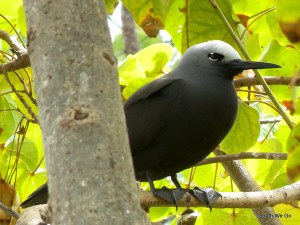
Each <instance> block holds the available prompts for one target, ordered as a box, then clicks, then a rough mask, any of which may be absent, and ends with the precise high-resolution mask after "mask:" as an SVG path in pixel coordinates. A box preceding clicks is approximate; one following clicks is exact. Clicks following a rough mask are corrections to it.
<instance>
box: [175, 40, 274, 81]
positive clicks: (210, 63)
mask: <svg viewBox="0 0 300 225" xmlns="http://www.w3.org/2000/svg"><path fill="white" fill-rule="evenodd" d="M179 66H183V67H185V68H187V69H188V68H193V70H196V71H200V72H201V71H207V72H209V74H216V75H218V76H224V77H226V78H229V79H233V77H234V76H236V75H238V74H239V73H241V72H242V71H243V70H248V69H267V68H280V66H278V65H276V64H272V63H265V62H255V61H245V60H242V58H241V57H240V55H239V54H238V52H237V51H236V50H235V49H234V48H233V47H232V46H231V45H229V44H227V43H225V42H223V41H219V40H214V41H208V42H204V43H201V44H197V45H194V46H192V47H190V48H189V49H188V50H187V51H186V53H185V54H184V55H183V57H182V59H181V62H180V64H179Z"/></svg>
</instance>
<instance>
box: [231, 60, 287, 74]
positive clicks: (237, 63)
mask: <svg viewBox="0 0 300 225" xmlns="http://www.w3.org/2000/svg"><path fill="white" fill-rule="evenodd" d="M227 65H228V67H229V68H230V69H233V70H240V71H241V70H248V69H268V68H281V66H279V65H276V64H273V63H265V62H255V61H244V60H241V59H236V60H232V61H230V62H228V63H227Z"/></svg>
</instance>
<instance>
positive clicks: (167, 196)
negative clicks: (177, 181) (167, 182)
mask: <svg viewBox="0 0 300 225" xmlns="http://www.w3.org/2000/svg"><path fill="white" fill-rule="evenodd" d="M186 192H187V191H186V189H183V188H177V189H169V188H167V187H165V186H164V187H162V189H155V191H153V192H152V193H153V194H154V195H155V196H157V197H159V198H161V199H163V200H165V201H167V202H170V203H172V204H173V205H175V206H176V209H177V208H178V204H177V202H178V201H179V200H180V199H182V198H183V196H184V195H185V194H186Z"/></svg>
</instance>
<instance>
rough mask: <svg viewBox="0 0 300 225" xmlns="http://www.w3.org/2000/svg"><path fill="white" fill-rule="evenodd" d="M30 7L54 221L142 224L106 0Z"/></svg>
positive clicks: (42, 0)
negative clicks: (104, 1)
mask: <svg viewBox="0 0 300 225" xmlns="http://www.w3.org/2000/svg"><path fill="white" fill-rule="evenodd" d="M24 7H25V12H26V17H27V29H28V50H29V56H30V60H31V63H32V68H33V71H34V76H35V80H34V81H35V90H36V93H37V98H38V106H39V114H40V115H39V117H40V123H41V128H42V131H43V144H44V148H45V156H46V165H47V169H48V178H49V192H50V206H51V210H52V218H51V220H52V224H66V225H67V224H72V225H73V224H122V225H123V224H130V225H132V224H142V221H143V217H142V213H141V212H140V208H139V204H138V197H137V189H136V185H135V179H134V171H133V167H132V160H131V155H130V150H129V144H128V138H127V135H126V128H125V120H124V114H123V111H122V105H121V98H120V90H119V85H118V77H117V70H116V63H115V58H114V56H113V53H112V48H111V40H110V37H109V32H108V26H107V22H106V12H105V8H104V5H103V2H102V1H98V0H79V1H78V0H61V1H51V0H50V1H49V0H36V1H29V0H24Z"/></svg>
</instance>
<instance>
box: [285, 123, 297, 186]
mask: <svg viewBox="0 0 300 225" xmlns="http://www.w3.org/2000/svg"><path fill="white" fill-rule="evenodd" d="M287 150H288V153H289V155H288V161H287V172H288V176H289V178H290V179H292V180H294V181H295V180H299V179H300V124H297V125H296V126H295V127H294V128H293V130H292V132H291V133H290V136H289V138H288V141H287Z"/></svg>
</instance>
